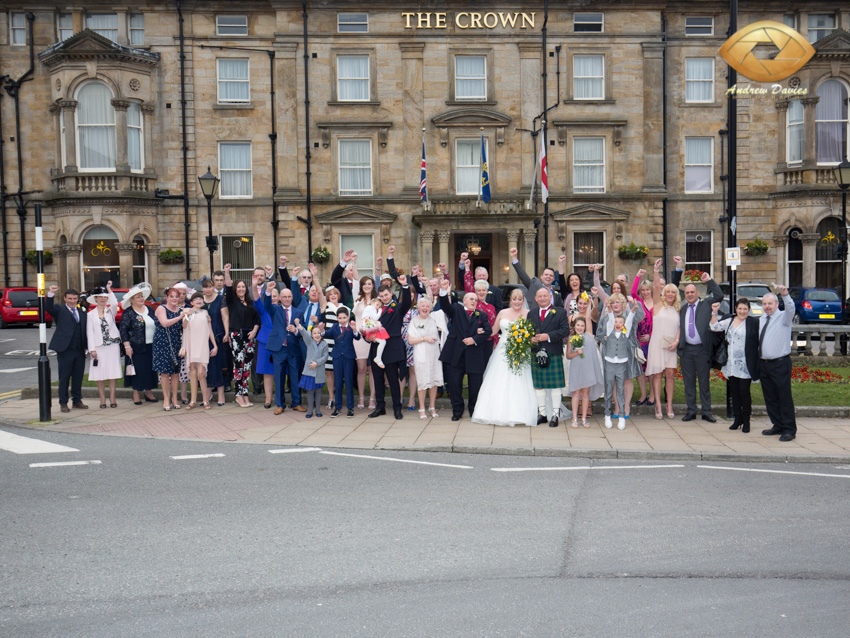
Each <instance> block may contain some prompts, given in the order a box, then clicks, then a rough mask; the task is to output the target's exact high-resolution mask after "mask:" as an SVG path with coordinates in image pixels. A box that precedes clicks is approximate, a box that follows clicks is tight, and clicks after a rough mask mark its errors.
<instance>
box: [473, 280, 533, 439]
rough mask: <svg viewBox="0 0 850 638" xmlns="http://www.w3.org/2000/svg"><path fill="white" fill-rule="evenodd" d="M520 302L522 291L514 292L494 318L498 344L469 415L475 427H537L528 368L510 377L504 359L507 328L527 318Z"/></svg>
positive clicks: (526, 311) (522, 302)
mask: <svg viewBox="0 0 850 638" xmlns="http://www.w3.org/2000/svg"><path fill="white" fill-rule="evenodd" d="M524 302H525V297H524V295H523V293H522V290H520V289H518V288H517V289H515V290H514V291H513V292H512V293H511V300H510V306H509V307H508V308H505V309H504V310H502V311H501V312H500V313H499V314H498V315H497V316H496V321H495V325H496V326H498V327H499V344H498V345H497V346H496V348H495V350H493V354H492V355H491V356H490V361H489V362H488V363H487V369H486V370H485V371H484V381H483V382H482V383H481V390H480V391H479V392H478V402H477V403H476V404H475V412H473V414H472V420H473V421H474V422H475V423H490V424H493V425H510V426H514V425H529V426H530V425H537V396H536V395H535V394H534V385H533V384H532V381H531V364H526V365H525V366H523V368H522V371H521V372H520V373H519V374H514V373H513V372H511V370H510V368H509V367H508V360H507V357H506V356H505V346H506V345H507V342H508V334H509V332H510V327H511V325H512V324H513V323H514V322H515V321H516V320H517V319H519V318H521V317H523V318H524V317H525V316H526V315H527V314H528V308H523V305H524ZM494 329H495V326H494Z"/></svg>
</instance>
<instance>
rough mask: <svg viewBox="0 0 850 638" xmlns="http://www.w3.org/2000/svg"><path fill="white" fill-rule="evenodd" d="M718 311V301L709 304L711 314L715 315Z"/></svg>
mask: <svg viewBox="0 0 850 638" xmlns="http://www.w3.org/2000/svg"><path fill="white" fill-rule="evenodd" d="M719 311H720V302H719V301H718V302H715V303H713V304H711V314H713V315H716V314H717V313H718V312H719Z"/></svg>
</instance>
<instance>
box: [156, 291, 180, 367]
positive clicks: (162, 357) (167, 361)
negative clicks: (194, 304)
mask: <svg viewBox="0 0 850 638" xmlns="http://www.w3.org/2000/svg"><path fill="white" fill-rule="evenodd" d="M163 308H165V317H166V319H174V318H176V317H179V316H180V313H181V312H183V309H182V308H180V309H178V310H175V311H174V312H172V311H171V310H169V309H168V306H163ZM153 320H154V323H155V324H156V331H155V332H154V333H153V369H154V370H156V371H157V372H159V373H161V374H177V373H178V372H179V371H180V358H179V357H178V356H177V355H178V354H179V353H180V348H182V347H183V326H181V325H180V322H179V321H177V322H175V323H173V324H172V325H170V326H169V327H168V328H163V327H162V324H160V323H159V318H158V317H157V316H156V314H154V317H153Z"/></svg>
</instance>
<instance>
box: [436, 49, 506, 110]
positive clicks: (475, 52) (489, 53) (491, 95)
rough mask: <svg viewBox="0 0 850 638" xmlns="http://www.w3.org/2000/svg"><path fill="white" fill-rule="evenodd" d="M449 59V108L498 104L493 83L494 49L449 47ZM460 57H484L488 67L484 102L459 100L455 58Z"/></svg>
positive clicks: (447, 101) (447, 103)
mask: <svg viewBox="0 0 850 638" xmlns="http://www.w3.org/2000/svg"><path fill="white" fill-rule="evenodd" d="M448 55H449V59H448V61H447V64H446V68H447V69H448V72H449V99H447V100H446V105H447V106H460V105H470V104H474V105H489V106H493V105H495V104H496V95H495V83H494V81H493V69H494V59H495V56H494V53H493V49H492V47H456V46H454V47H449V50H448ZM459 55H471V56H484V58H485V64H486V66H487V97H486V99H483V100H459V99H458V98H457V95H456V94H455V88H456V86H455V58H456V57H457V56H459Z"/></svg>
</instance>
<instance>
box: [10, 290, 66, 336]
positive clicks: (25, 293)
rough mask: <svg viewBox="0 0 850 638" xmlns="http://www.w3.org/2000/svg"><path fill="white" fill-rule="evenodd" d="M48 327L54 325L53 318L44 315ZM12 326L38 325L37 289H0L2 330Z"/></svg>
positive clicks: (46, 314)
mask: <svg viewBox="0 0 850 638" xmlns="http://www.w3.org/2000/svg"><path fill="white" fill-rule="evenodd" d="M44 320H45V323H46V324H47V327H48V328H50V327H51V326H52V325H53V317H51V316H50V314H49V313H47V312H45V313H44ZM12 324H29V325H36V324H38V289H37V288H0V328H7V327H9V326H10V325H12Z"/></svg>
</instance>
